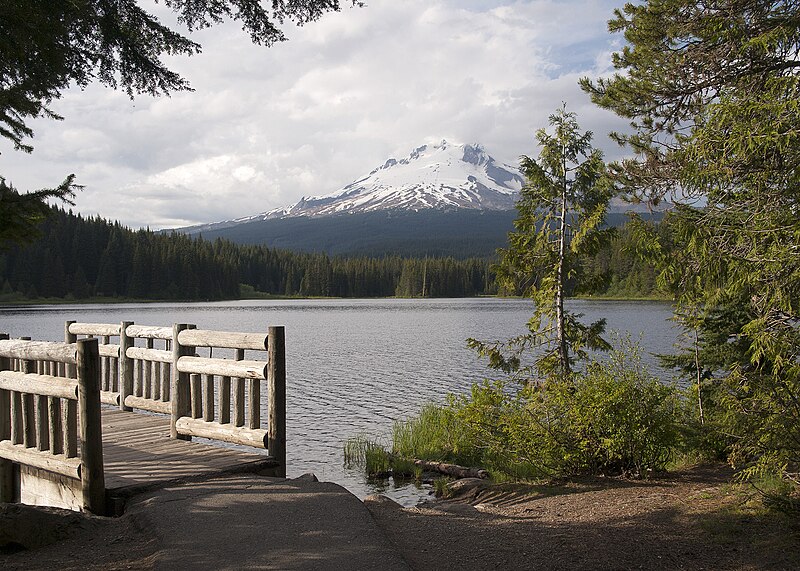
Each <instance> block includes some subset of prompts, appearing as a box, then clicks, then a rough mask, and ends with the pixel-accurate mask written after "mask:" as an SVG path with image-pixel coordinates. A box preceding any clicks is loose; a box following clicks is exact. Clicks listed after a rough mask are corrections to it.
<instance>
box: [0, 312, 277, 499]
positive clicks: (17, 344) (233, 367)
mask: <svg viewBox="0 0 800 571" xmlns="http://www.w3.org/2000/svg"><path fill="white" fill-rule="evenodd" d="M284 335H285V334H284V328H283V327H270V328H269V329H268V332H267V334H263V333H239V332H224V331H211V330H200V329H197V328H196V327H195V326H194V325H190V324H175V325H174V326H172V327H153V326H143V325H136V324H134V323H132V322H130V321H123V322H121V323H119V324H105V323H80V322H75V321H68V322H67V323H66V324H65V329H64V341H65V342H64V343H46V342H39V341H30V340H9V339H8V336H7V335H2V334H0V496H1V498H2V499H0V501H9V499H8V498H11V497H13V495H14V493H15V492H14V491H13V490H12V487H13V486H14V482H13V476H9V474H12V472H11V465H12V463H17V464H25V465H29V466H33V467H35V468H38V469H42V470H46V471H49V472H53V473H56V474H60V475H63V476H67V477H69V478H74V479H80V480H83V479H87V481H88V482H89V483H88V484H86V486H88V487H86V486H84V487H86V489H87V490H88V491H86V492H85V493H84V499H83V501H84V504H83V508H84V509H88V510H90V511H92V512H94V513H103V509H104V507H103V505H102V503H101V502H100V499H99V498H100V497H101V496H102V495H103V494H102V493H100V492H97V486H100V489H103V488H102V486H103V484H102V483H101V484H97V482H98V481H99V482H102V441H101V439H100V438H101V436H100V433H101V428H100V408H99V403H101V402H102V403H103V404H105V405H110V406H113V407H118V408H120V409H121V410H123V411H133V410H134V409H140V410H145V411H149V412H154V413H160V414H166V415H168V416H169V417H170V436H171V438H173V439H179V440H191V439H192V437H201V438H207V439H212V440H219V441H223V442H228V443H233V444H238V445H244V446H251V447H256V448H262V449H266V450H267V451H268V457H269V458H271V459H272V460H274V461H275V464H276V465H277V468H276V469H275V470H274V473H275V475H278V476H285V475H286V363H285V336H284ZM82 367H83V368H82ZM87 367H89V369H91V371H89V369H87ZM95 369H96V370H95ZM84 385H85V388H84V389H81V387H82V386H84ZM93 387H94V388H93ZM91 391H94V393H92V392H91ZM95 393H96V400H97V413H96V414H95V413H94V412H93V409H92V408H91V407H92V404H91V403H93V402H94V400H93V399H95V396H93V395H94V394H95ZM264 393H265V396H266V404H267V409H266V410H265V411H262V394H264ZM81 395H84V396H81ZM84 401H86V403H87V404H86V405H85V406H87V407H89V408H87V409H86V412H84V408H80V414H78V407H83V406H84ZM90 401H91V402H90ZM262 412H263V413H264V414H262ZM95 416H96V419H94V417H95ZM262 416H266V422H265V424H266V426H265V427H263V428H262ZM84 419H85V420H86V422H88V423H91V424H86V426H85V427H84ZM93 419H94V420H93ZM79 428H80V430H84V429H85V431H86V433H85V434H84V432H80V434H78V432H79ZM87 443H89V444H91V446H90V445H89V444H87ZM78 444H80V446H79V445H78ZM98 449H99V459H94V460H91V459H89V460H86V461H85V459H84V458H83V456H80V457H79V456H78V454H79V452H80V454H83V453H84V450H85V451H86V452H87V453H90V451H91V450H95V452H91V453H92V454H94V453H97V450H98ZM98 465H99V479H98V474H97V472H98Z"/></svg>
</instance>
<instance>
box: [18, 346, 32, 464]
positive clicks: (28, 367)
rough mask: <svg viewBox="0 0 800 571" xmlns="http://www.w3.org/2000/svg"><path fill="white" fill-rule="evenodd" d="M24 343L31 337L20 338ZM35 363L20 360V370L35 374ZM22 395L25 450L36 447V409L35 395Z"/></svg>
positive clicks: (23, 442)
mask: <svg viewBox="0 0 800 571" xmlns="http://www.w3.org/2000/svg"><path fill="white" fill-rule="evenodd" d="M20 339H21V340H22V341H30V340H31V338H30V337H20ZM34 368H35V363H34V362H33V361H28V360H25V359H20V360H19V370H20V372H22V373H33V372H34ZM21 394H22V444H23V445H24V446H25V448H33V447H34V446H36V407H35V405H34V395H32V394H30V393H21Z"/></svg>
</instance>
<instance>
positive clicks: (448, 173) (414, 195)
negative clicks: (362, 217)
mask: <svg viewBox="0 0 800 571" xmlns="http://www.w3.org/2000/svg"><path fill="white" fill-rule="evenodd" d="M522 184H523V179H522V177H521V175H520V173H519V169H517V168H515V167H512V166H509V165H505V164H502V163H498V162H497V161H495V160H494V158H492V157H491V156H490V155H489V154H488V153H487V152H486V151H485V149H484V148H483V146H481V145H480V144H459V143H452V142H448V141H447V140H445V139H442V140H441V142H439V143H433V144H425V145H422V146H420V147H417V148H415V149H414V150H412V151H411V152H410V153H409V154H408V156H406V157H404V158H401V159H396V158H394V157H391V158H389V159H387V160H386V161H385V162H384V163H383V164H382V165H381V166H379V167H376V168H374V169H373V170H372V171H370V172H369V174H367V175H365V176H363V177H361V178H359V179H357V180H355V181H353V182H351V183H350V184H348V185H346V186H344V187H343V188H341V189H339V190H337V191H335V192H332V193H330V194H326V195H324V196H319V197H303V198H302V199H301V200H300V201H299V202H296V203H295V204H292V205H290V206H287V207H286V208H279V209H276V210H272V211H269V212H264V213H262V214H259V215H257V216H249V217H247V218H245V219H241V220H242V221H244V220H254V219H268V218H289V217H296V216H326V215H331V214H337V213H356V212H374V211H378V210H395V209H400V210H411V211H418V210H425V209H439V210H445V209H453V208H466V209H473V210H510V209H512V208H514V202H515V200H516V198H517V195H518V192H519V190H520V188H522Z"/></svg>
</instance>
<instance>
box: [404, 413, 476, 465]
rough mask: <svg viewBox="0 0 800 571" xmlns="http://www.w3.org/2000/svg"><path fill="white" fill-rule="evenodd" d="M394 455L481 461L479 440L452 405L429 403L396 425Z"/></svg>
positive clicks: (453, 460)
mask: <svg viewBox="0 0 800 571" xmlns="http://www.w3.org/2000/svg"><path fill="white" fill-rule="evenodd" d="M392 453H393V454H395V455H396V456H401V457H406V458H419V459H421V460H437V461H442V462H453V463H455V464H463V465H470V466H471V465H474V464H477V462H478V461H479V460H480V458H481V454H480V452H479V450H477V449H476V447H475V439H474V438H473V437H472V435H471V434H470V430H469V427H467V426H466V425H465V424H464V423H463V422H462V421H461V419H460V418H459V417H458V415H457V414H456V411H455V409H454V408H453V407H452V406H448V405H444V406H441V405H436V404H433V403H427V404H425V405H423V406H422V409H421V410H420V412H419V414H418V415H417V416H415V417H413V418H410V419H407V420H405V421H396V422H395V423H394V427H393V430H392Z"/></svg>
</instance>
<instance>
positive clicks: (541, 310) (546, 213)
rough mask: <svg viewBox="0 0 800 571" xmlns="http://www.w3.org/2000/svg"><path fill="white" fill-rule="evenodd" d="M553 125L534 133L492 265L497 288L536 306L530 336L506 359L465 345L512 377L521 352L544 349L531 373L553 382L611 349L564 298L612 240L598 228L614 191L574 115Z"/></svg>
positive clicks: (493, 347) (493, 349)
mask: <svg viewBox="0 0 800 571" xmlns="http://www.w3.org/2000/svg"><path fill="white" fill-rule="evenodd" d="M550 126H551V127H552V128H553V133H552V134H550V133H548V132H547V131H546V130H545V129H540V130H539V131H538V132H537V134H536V137H537V139H538V142H539V145H540V146H541V152H540V154H539V160H538V161H537V160H535V159H531V158H529V157H527V156H524V157H522V161H521V170H522V173H523V174H524V175H525V179H526V183H525V186H524V187H523V188H522V192H521V196H520V199H519V201H518V202H517V211H518V212H519V215H518V217H517V219H516V220H515V221H514V228H515V230H514V231H513V232H511V233H509V236H508V240H509V246H508V248H506V249H504V250H501V251H500V255H501V261H500V264H499V265H498V266H497V273H498V281H499V282H500V284H501V286H503V287H505V288H507V289H511V290H518V291H521V292H522V294H523V295H525V296H527V297H530V298H532V299H533V300H534V301H535V302H536V309H535V311H534V314H533V316H532V317H531V319H530V321H529V322H528V329H529V334H528V335H525V336H523V337H520V338H517V339H514V340H512V341H511V342H510V343H509V348H510V349H512V352H511V354H510V357H508V356H506V355H504V353H503V351H502V350H501V347H502V345H501V344H498V343H493V344H485V343H481V342H478V341H475V340H470V344H471V345H472V346H473V347H474V348H476V349H477V350H478V351H479V352H480V353H481V354H484V355H488V356H489V358H490V364H491V365H492V366H494V367H496V368H501V369H503V370H506V371H509V372H510V371H513V370H515V369H517V368H518V367H519V363H520V362H519V354H520V352H521V351H524V350H526V349H528V348H529V347H531V346H535V347H543V348H544V349H545V351H544V353H543V354H542V355H541V356H539V357H538V358H537V361H536V369H537V371H538V373H539V374H541V375H545V376H548V377H551V376H554V377H557V378H558V377H565V376H567V375H569V373H570V372H571V370H572V364H573V362H574V360H575V358H576V357H580V358H583V357H585V355H586V349H608V348H609V345H608V343H607V342H606V341H605V340H603V338H602V337H601V334H602V332H603V330H604V327H605V320H599V321H597V322H595V323H592V324H589V325H586V324H583V323H581V322H580V320H579V318H580V315H575V314H571V313H569V312H567V311H566V310H565V309H564V298H565V296H566V287H567V283H568V280H571V279H573V278H575V277H576V275H577V274H576V272H577V270H578V267H579V260H580V259H581V256H585V255H587V254H589V253H594V252H596V251H597V250H598V248H599V247H600V245H601V244H603V243H604V242H606V241H607V240H608V238H609V237H610V235H611V231H610V230H609V229H603V228H601V225H602V223H603V221H604V219H605V215H606V211H607V208H608V202H609V200H610V199H611V195H612V188H611V186H610V185H609V184H607V181H606V179H605V178H604V171H605V166H604V164H603V160H602V155H601V153H600V151H599V150H597V149H593V148H592V147H591V140H592V134H591V132H585V133H581V131H580V127H579V126H578V123H577V121H576V119H575V114H574V113H569V112H567V111H566V106H564V107H562V108H561V109H559V110H558V111H557V112H556V113H555V114H554V115H551V116H550ZM525 374H527V371H525Z"/></svg>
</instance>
